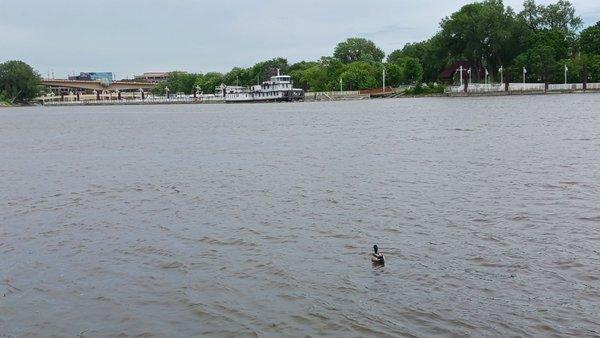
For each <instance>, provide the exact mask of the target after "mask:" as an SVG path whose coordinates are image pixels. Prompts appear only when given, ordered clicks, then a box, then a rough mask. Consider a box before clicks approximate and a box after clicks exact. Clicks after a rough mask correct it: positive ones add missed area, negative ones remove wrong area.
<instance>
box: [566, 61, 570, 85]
mask: <svg viewBox="0 0 600 338" xmlns="http://www.w3.org/2000/svg"><path fill="white" fill-rule="evenodd" d="M568 72H569V68H568V67H567V64H566V63H565V84H567V73H568Z"/></svg>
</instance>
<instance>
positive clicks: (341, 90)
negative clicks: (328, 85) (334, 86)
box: [340, 77, 344, 95]
mask: <svg viewBox="0 0 600 338" xmlns="http://www.w3.org/2000/svg"><path fill="white" fill-rule="evenodd" d="M343 87H344V82H343V81H342V78H341V77H340V95H342V92H343V91H344V90H343V89H344V88H343Z"/></svg>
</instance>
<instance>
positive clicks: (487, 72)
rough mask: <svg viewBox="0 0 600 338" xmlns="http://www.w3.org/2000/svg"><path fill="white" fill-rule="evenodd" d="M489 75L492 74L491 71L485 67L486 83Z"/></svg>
mask: <svg viewBox="0 0 600 338" xmlns="http://www.w3.org/2000/svg"><path fill="white" fill-rule="evenodd" d="M488 76H490V72H489V71H488V70H487V68H485V84H486V85H487V84H488Z"/></svg>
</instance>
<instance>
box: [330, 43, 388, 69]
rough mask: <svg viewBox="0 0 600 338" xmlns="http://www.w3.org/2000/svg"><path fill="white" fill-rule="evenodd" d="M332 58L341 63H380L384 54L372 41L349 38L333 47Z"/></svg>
mask: <svg viewBox="0 0 600 338" xmlns="http://www.w3.org/2000/svg"><path fill="white" fill-rule="evenodd" d="M333 57H335V58H336V59H338V60H340V61H342V62H343V63H351V62H356V61H375V62H381V61H383V58H384V57H385V53H384V52H383V50H381V49H379V48H378V47H377V46H376V45H375V43H373V41H370V40H367V39H363V38H350V39H348V40H346V41H344V42H340V43H339V44H338V45H337V47H335V51H334V52H333Z"/></svg>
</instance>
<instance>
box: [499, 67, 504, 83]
mask: <svg viewBox="0 0 600 338" xmlns="http://www.w3.org/2000/svg"><path fill="white" fill-rule="evenodd" d="M499 71H500V85H502V84H503V83H504V77H503V76H502V71H504V67H503V66H500V69H499Z"/></svg>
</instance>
